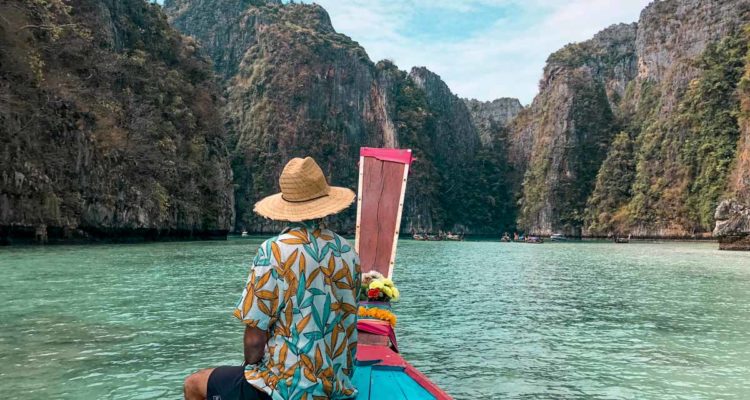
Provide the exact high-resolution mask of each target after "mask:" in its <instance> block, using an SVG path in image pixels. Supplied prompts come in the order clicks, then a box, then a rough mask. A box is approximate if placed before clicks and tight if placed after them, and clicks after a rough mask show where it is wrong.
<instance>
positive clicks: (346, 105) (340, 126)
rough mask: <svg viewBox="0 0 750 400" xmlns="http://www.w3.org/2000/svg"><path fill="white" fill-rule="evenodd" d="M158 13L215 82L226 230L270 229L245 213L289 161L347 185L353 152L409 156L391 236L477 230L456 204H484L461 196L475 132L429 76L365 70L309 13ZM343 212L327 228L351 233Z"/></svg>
mask: <svg viewBox="0 0 750 400" xmlns="http://www.w3.org/2000/svg"><path fill="white" fill-rule="evenodd" d="M165 10H166V12H167V14H168V15H169V17H170V20H171V22H172V23H173V24H174V26H176V27H177V28H178V29H180V30H181V31H183V32H184V33H186V34H189V35H192V36H193V37H195V38H196V39H197V40H198V41H199V42H200V43H201V44H202V45H203V46H204V48H205V49H206V51H207V52H208V53H209V55H210V57H211V58H212V59H213V60H214V62H215V67H216V69H217V72H218V73H219V75H220V76H221V77H222V79H223V81H224V84H225V88H226V93H227V105H226V107H225V108H224V111H225V119H226V121H227V126H228V127H229V130H230V135H231V137H232V148H231V150H232V152H233V162H232V163H233V170H234V174H235V188H236V189H235V198H236V199H237V201H236V213H237V223H236V227H237V229H248V230H251V231H256V232H272V231H276V230H277V229H278V228H279V226H278V225H275V224H273V223H270V222H269V221H266V220H263V219H261V218H258V217H257V216H255V215H254V214H253V212H252V205H253V204H254V203H255V201H257V200H258V199H260V198H262V197H263V196H265V195H268V194H270V193H273V192H275V191H277V190H278V185H277V182H276V179H277V176H278V174H279V173H280V171H281V169H282V167H283V165H284V164H285V163H286V161H287V160H288V159H289V158H291V157H295V156H307V155H309V156H312V157H314V158H315V159H316V160H318V162H319V163H320V164H321V167H322V168H323V170H324V171H325V172H326V173H327V175H328V178H329V181H330V182H332V183H334V184H337V185H342V186H347V187H351V188H355V187H356V184H357V161H358V158H359V157H358V155H359V147H360V146H377V147H383V146H385V147H398V146H401V147H410V148H412V149H414V150H415V154H416V157H417V161H416V163H415V166H414V169H413V171H414V172H413V174H412V175H411V177H410V185H409V190H408V192H407V198H406V200H405V213H404V217H403V223H404V226H403V227H402V230H403V231H405V232H408V231H417V230H419V231H421V230H427V231H437V230H440V229H444V230H450V229H454V230H456V229H458V230H468V231H475V230H478V229H481V228H482V227H483V226H484V225H485V224H486V223H487V221H486V219H485V220H481V218H482V217H477V218H473V219H471V218H469V219H467V218H465V217H466V215H467V214H472V215H474V214H475V213H472V212H471V211H472V210H471V209H467V208H466V207H462V206H461V205H466V204H467V200H466V199H467V197H469V198H470V200H469V203H471V202H475V203H476V204H474V206H475V207H479V204H482V203H483V202H486V201H489V199H490V198H493V197H492V196H493V195H492V193H484V194H481V195H479V194H474V193H476V191H475V192H473V193H469V194H468V195H467V192H465V191H464V188H465V186H466V179H465V178H466V177H467V176H468V174H471V173H473V172H474V171H476V169H477V166H478V164H477V162H476V161H475V157H472V155H475V154H476V153H477V151H478V150H479V147H480V140H479V134H478V133H477V130H476V128H475V127H474V125H473V122H472V120H471V116H470V114H469V112H468V110H467V108H466V106H465V104H464V103H463V102H462V101H461V100H460V99H458V98H457V97H456V96H455V95H453V94H452V93H451V92H450V90H449V89H448V87H447V86H446V85H445V83H444V82H442V80H440V78H439V77H438V76H437V75H435V74H433V73H431V72H429V71H427V70H426V69H423V68H417V69H414V70H413V71H412V72H411V73H410V74H407V73H405V72H403V71H400V70H398V68H396V67H395V66H394V65H393V64H392V63H390V62H387V61H384V62H380V63H377V64H375V63H373V62H371V61H370V59H369V58H368V57H367V54H366V53H365V51H364V49H362V48H361V47H360V46H359V45H358V44H357V43H356V42H354V41H352V40H351V39H350V38H348V37H347V36H345V35H342V34H339V33H337V32H336V31H335V30H334V29H333V27H332V26H331V23H330V19H329V17H328V14H327V13H326V12H325V10H324V9H323V8H322V7H320V6H318V5H309V4H281V3H280V2H276V1H243V2H236V1H228V0H227V1H208V0H171V1H170V0H168V1H166V2H165ZM438 166H439V168H438ZM494 200H496V199H494V198H493V201H494ZM497 201H500V200H497ZM502 201H505V200H502ZM354 211H355V210H354V209H353V207H352V209H350V210H348V212H346V213H343V214H342V215H340V216H338V217H337V218H333V219H331V221H329V222H330V223H331V224H332V225H335V227H337V228H339V227H341V228H344V227H353V226H354V218H355V214H354Z"/></svg>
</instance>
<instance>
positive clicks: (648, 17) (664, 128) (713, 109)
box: [510, 0, 750, 237]
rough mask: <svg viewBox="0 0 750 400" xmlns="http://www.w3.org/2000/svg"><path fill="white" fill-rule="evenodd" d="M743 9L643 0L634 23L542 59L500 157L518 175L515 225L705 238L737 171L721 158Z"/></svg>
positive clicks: (739, 63)
mask: <svg viewBox="0 0 750 400" xmlns="http://www.w3.org/2000/svg"><path fill="white" fill-rule="evenodd" d="M749 10H750V1H748V0H727V1H722V2H717V1H712V0H686V1H678V0H660V1H654V2H653V3H651V4H650V5H649V6H648V7H646V9H644V10H643V12H642V13H641V17H640V19H639V21H638V23H637V24H631V25H616V26H613V27H610V28H608V29H606V30H604V31H602V32H600V33H599V34H597V35H596V36H595V37H594V38H593V39H592V40H590V41H587V42H583V43H578V44H572V45H568V46H566V47H565V48H563V49H562V50H560V51H558V52H556V53H554V54H553V55H552V56H550V58H549V60H548V64H547V66H546V68H545V71H544V75H543V78H542V81H541V82H540V93H539V95H538V96H537V97H536V98H535V99H534V102H533V103H532V105H531V106H530V107H529V108H528V109H526V110H524V111H522V112H521V113H520V114H519V116H518V117H517V118H516V119H515V121H514V123H513V127H512V133H511V146H512V147H514V149H512V150H511V153H510V155H511V162H512V163H513V164H514V165H516V166H517V168H518V169H520V170H524V171H526V172H525V176H524V179H523V187H522V189H521V191H522V199H521V203H520V205H521V208H520V210H519V214H520V215H519V223H520V225H521V226H522V227H524V228H526V229H527V230H529V231H531V232H534V233H540V234H549V233H551V232H556V231H561V232H564V233H568V234H571V233H572V234H577V233H579V232H580V233H582V234H584V235H594V236H606V235H613V234H633V235H634V236H641V237H695V236H709V235H710V232H711V230H712V229H713V226H714V210H715V209H716V206H717V205H718V203H719V201H720V199H721V198H722V197H723V195H724V193H726V191H727V185H728V183H729V181H730V179H729V177H730V175H731V176H733V177H734V178H732V181H733V182H740V181H742V178H741V176H743V174H744V173H745V172H744V171H745V167H743V166H742V165H743V161H742V160H743V158H742V157H743V156H742V155H741V154H742V150H741V151H740V153H739V154H740V158H739V159H738V161H737V163H734V161H733V160H734V159H735V156H736V155H737V154H738V153H737V146H738V139H739V138H740V126H739V120H738V115H740V101H739V100H738V96H737V90H738V85H739V80H740V77H741V75H742V72H743V68H744V66H745V54H746V53H747V47H748V46H747V43H748V38H747V36H746V35H745V34H744V33H743V26H745V25H746V24H747V23H748V22H750V11H749ZM576 110H578V111H576ZM582 127H586V128H585V129H584V130H581V128H582ZM615 137H616V139H615ZM741 145H742V144H741V143H740V146H741ZM733 165H736V167H734V170H735V172H734V173H732V168H733V167H732V166H733ZM732 174H734V175H732Z"/></svg>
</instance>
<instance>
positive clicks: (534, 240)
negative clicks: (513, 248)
mask: <svg viewBox="0 0 750 400" xmlns="http://www.w3.org/2000/svg"><path fill="white" fill-rule="evenodd" d="M524 243H531V244H541V243H544V239H542V238H541V237H539V236H526V238H525V239H524Z"/></svg>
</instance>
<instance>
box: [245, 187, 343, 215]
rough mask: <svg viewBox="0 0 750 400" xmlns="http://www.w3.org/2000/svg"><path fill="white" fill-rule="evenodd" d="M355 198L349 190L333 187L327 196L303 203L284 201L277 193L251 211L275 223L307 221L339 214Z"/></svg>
mask: <svg viewBox="0 0 750 400" xmlns="http://www.w3.org/2000/svg"><path fill="white" fill-rule="evenodd" d="M355 196H356V195H355V194H354V192H353V191H352V190H351V189H347V188H342V187H335V186H331V188H330V191H329V192H328V195H326V196H323V197H319V198H317V199H313V200H310V201H304V202H292V201H286V200H284V198H283V197H281V193H277V194H274V195H271V196H268V197H266V198H264V199H262V200H260V201H258V202H257V203H255V208H254V209H253V211H255V212H256V213H257V214H259V215H261V216H264V217H266V218H270V219H273V220H277V221H289V222H300V221H308V220H311V219H317V218H323V217H325V216H328V215H332V214H336V213H339V212H341V211H342V210H344V209H346V208H347V207H349V206H350V205H351V204H352V203H353V202H354V197H355Z"/></svg>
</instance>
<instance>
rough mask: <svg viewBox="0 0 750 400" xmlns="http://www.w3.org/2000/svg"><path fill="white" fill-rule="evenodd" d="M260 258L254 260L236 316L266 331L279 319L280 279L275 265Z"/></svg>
mask: <svg viewBox="0 0 750 400" xmlns="http://www.w3.org/2000/svg"><path fill="white" fill-rule="evenodd" d="M261 252H262V250H261ZM271 258H272V257H271ZM258 260H259V257H255V260H253V267H252V269H251V270H250V277H249V278H248V279H247V283H246V284H245V288H244V289H243V290H242V297H241V298H240V301H239V302H238V303H237V307H236V308H235V310H234V316H235V317H237V318H238V319H240V320H241V321H242V322H244V323H245V324H246V325H248V326H250V327H256V328H258V329H262V330H264V331H266V330H268V328H269V327H270V326H272V325H273V324H274V323H275V322H276V320H277V319H278V309H279V280H278V276H277V275H276V271H275V269H274V266H273V265H268V264H269V263H267V262H259V261H258ZM262 264H267V265H262Z"/></svg>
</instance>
